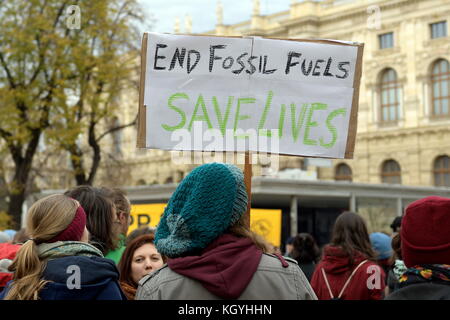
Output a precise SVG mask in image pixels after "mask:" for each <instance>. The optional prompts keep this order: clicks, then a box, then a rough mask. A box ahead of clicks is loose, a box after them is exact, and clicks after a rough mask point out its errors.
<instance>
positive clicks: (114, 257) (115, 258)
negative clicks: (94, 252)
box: [105, 234, 126, 264]
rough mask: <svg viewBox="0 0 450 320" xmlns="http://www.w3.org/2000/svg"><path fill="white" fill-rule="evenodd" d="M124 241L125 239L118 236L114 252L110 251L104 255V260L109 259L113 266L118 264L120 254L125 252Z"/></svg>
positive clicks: (122, 236)
mask: <svg viewBox="0 0 450 320" xmlns="http://www.w3.org/2000/svg"><path fill="white" fill-rule="evenodd" d="M125 240H126V237H125V236H124V235H123V234H121V235H120V236H119V242H118V244H117V248H116V249H115V250H111V251H110V252H108V253H107V254H106V255H105V258H108V259H111V260H113V261H114V262H115V264H119V261H120V259H121V258H122V254H123V252H124V251H125V248H126V247H125Z"/></svg>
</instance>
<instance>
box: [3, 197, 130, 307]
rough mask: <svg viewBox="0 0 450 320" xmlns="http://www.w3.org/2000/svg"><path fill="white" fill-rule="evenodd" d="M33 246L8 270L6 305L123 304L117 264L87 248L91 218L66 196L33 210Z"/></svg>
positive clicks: (30, 223)
mask: <svg viewBox="0 0 450 320" xmlns="http://www.w3.org/2000/svg"><path fill="white" fill-rule="evenodd" d="M26 224H27V230H28V232H29V235H30V237H31V238H30V240H28V241H27V242H26V243H24V244H23V245H22V246H21V248H20V250H19V251H18V252H17V255H16V257H15V259H14V261H13V263H12V265H11V266H10V267H9V269H10V270H11V271H13V272H14V277H13V281H12V282H10V284H9V285H8V287H7V288H6V289H5V290H4V291H3V292H2V293H1V294H0V298H4V299H6V300H17V299H18V300H38V299H39V300H74V299H79V300H124V299H126V297H125V296H124V294H123V293H122V291H121V289H120V287H119V284H118V279H119V273H118V271H117V268H116V266H115V265H114V262H112V261H111V260H110V259H105V258H103V255H102V253H101V252H100V250H98V249H97V248H95V247H94V246H92V245H90V244H88V243H87V241H88V237H89V234H88V231H87V229H86V214H85V212H84V210H83V208H82V207H81V206H80V204H79V203H78V201H76V200H74V199H71V198H69V197H67V196H64V195H61V194H55V195H51V196H48V197H45V198H43V199H41V200H39V201H37V202H36V203H35V204H33V205H32V206H31V208H30V210H29V211H28V214H27V221H26ZM75 289H76V290H75Z"/></svg>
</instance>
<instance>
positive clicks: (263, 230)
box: [128, 203, 281, 247]
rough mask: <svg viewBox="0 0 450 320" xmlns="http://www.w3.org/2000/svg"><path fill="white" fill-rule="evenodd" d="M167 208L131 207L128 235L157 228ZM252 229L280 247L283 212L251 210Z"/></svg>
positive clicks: (150, 206) (151, 206)
mask: <svg viewBox="0 0 450 320" xmlns="http://www.w3.org/2000/svg"><path fill="white" fill-rule="evenodd" d="M165 207H166V204H165V203H152V204H133V205H131V225H130V227H129V229H128V233H130V232H132V231H133V230H135V229H137V228H139V227H142V226H149V227H153V228H155V227H156V226H157V225H158V223H159V220H160V219H161V216H162V214H163V213H164V209H165ZM250 229H251V230H252V231H253V232H256V233H258V234H259V235H261V236H263V237H264V239H266V241H268V242H270V243H271V244H272V245H274V246H276V247H279V246H280V244H281V210H280V209H251V210H250Z"/></svg>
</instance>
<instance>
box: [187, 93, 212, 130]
mask: <svg viewBox="0 0 450 320" xmlns="http://www.w3.org/2000/svg"><path fill="white" fill-rule="evenodd" d="M200 105H201V106H202V111H203V115H197V112H198V107H199V106H200ZM194 121H206V123H207V124H208V129H212V124H211V121H210V120H209V116H208V111H207V110H206V105H205V100H204V99H203V96H202V95H201V94H200V95H199V96H198V99H197V103H196V104H195V109H194V114H193V115H192V118H191V121H190V122H189V128H188V130H189V131H191V129H192V123H193V122H194Z"/></svg>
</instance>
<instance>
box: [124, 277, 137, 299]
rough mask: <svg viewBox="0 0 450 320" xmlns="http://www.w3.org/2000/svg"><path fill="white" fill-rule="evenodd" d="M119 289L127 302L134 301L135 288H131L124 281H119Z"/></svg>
mask: <svg viewBox="0 0 450 320" xmlns="http://www.w3.org/2000/svg"><path fill="white" fill-rule="evenodd" d="M120 288H121V289H122V291H123V293H125V295H126V296H127V299H128V300H134V297H135V296H136V291H137V288H136V287H135V286H132V285H130V284H128V283H127V282H125V281H121V282H120Z"/></svg>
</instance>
